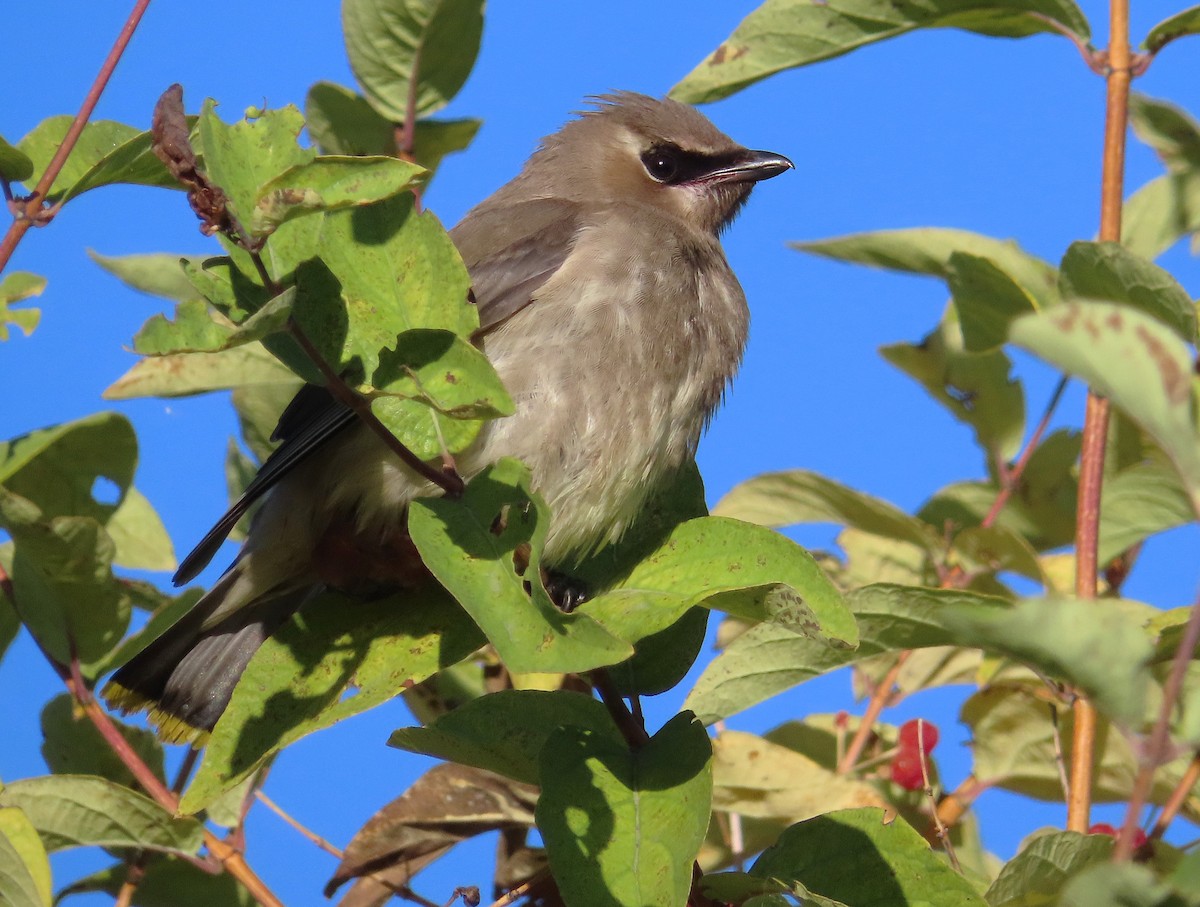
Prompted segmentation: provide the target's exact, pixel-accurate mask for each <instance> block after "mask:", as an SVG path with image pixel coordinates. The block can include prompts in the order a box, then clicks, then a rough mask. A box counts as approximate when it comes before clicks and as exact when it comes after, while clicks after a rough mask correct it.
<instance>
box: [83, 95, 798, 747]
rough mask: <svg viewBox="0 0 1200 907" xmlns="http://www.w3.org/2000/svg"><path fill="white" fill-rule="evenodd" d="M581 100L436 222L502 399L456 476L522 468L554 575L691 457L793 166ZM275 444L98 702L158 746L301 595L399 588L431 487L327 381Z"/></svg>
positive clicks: (197, 739) (699, 127) (220, 694)
mask: <svg viewBox="0 0 1200 907" xmlns="http://www.w3.org/2000/svg"><path fill="white" fill-rule="evenodd" d="M590 102H591V103H590V106H588V107H587V108H586V109H584V110H583V111H580V112H577V113H576V114H575V115H574V116H573V118H572V119H570V120H569V121H568V122H567V123H566V124H565V125H563V126H562V127H561V128H560V129H559V130H558V131H557V132H555V133H553V134H551V135H549V136H547V137H546V138H544V139H543V140H542V141H541V143H540V145H539V146H538V148H537V149H536V150H535V151H534V153H533V154H532V156H531V157H530V158H529V159H528V160H527V162H526V163H525V165H524V166H523V168H522V169H521V171H520V172H519V173H518V175H517V176H516V177H515V178H513V179H512V180H511V181H510V182H508V183H507V184H505V185H503V186H502V187H501V188H499V189H498V190H497V191H496V192H495V193H493V194H492V195H491V196H490V197H488V198H487V199H486V200H484V201H483V202H481V203H480V204H478V205H477V206H475V207H474V208H472V209H471V210H470V211H468V212H467V214H466V215H465V216H464V217H463V219H462V220H461V222H460V223H458V224H457V225H456V226H455V227H454V228H453V229H452V230H451V231H450V237H451V239H452V240H453V242H454V245H455V246H456V247H457V249H458V252H459V253H460V255H461V256H462V259H463V262H464V263H465V265H466V267H467V271H468V273H469V275H470V278H471V285H472V297H473V300H474V302H475V305H476V306H477V309H478V315H479V323H480V327H479V329H478V331H477V332H476V333H475V334H474V335H473V339H474V341H475V342H476V344H477V345H478V346H479V347H480V348H481V349H482V351H483V352H484V354H485V355H486V356H487V357H488V358H489V360H490V361H491V363H492V365H493V367H494V368H495V370H496V372H497V374H498V375H499V376H500V378H501V380H502V381H503V383H504V385H505V387H506V388H507V389H508V391H509V394H510V396H511V398H512V400H513V402H514V405H515V411H514V413H513V414H512V415H509V416H507V417H504V418H499V419H495V420H491V421H489V422H486V423H485V424H484V426H483V428H482V430H481V432H480V434H479V436H478V437H477V438H476V439H475V440H474V441H473V442H472V444H471V445H470V446H469V447H468V448H467V450H465V451H464V452H462V453H461V454H459V455H458V456H457V458H456V464H457V468H458V470H459V472H460V473H461V474H462V475H463V476H464V477H466V478H467V479H469V478H470V477H471V476H472V475H475V474H478V473H479V472H480V471H481V470H483V469H484V468H486V467H487V466H488V465H489V464H492V463H494V462H496V461H497V460H499V459H500V458H502V457H515V458H517V459H519V460H522V461H523V462H524V463H525V464H526V465H527V466H528V467H529V468H530V470H531V474H532V483H533V488H534V490H535V491H537V492H538V493H539V494H540V495H541V496H542V497H543V498H544V500H545V501H546V503H547V504H548V506H549V508H550V512H551V520H550V527H549V531H548V534H547V536H546V539H545V543H544V548H543V553H542V563H543V564H545V565H548V566H550V567H553V568H554V569H556V570H560V571H564V572H567V573H569V570H570V568H571V567H572V566H573V565H577V564H578V562H579V561H580V560H581V559H582V558H583V557H585V556H586V555H588V554H589V553H592V552H594V551H596V550H597V549H599V548H600V547H602V546H604V545H605V544H607V543H610V542H614V541H616V540H618V539H619V538H620V537H621V534H622V533H623V532H624V530H625V529H626V528H627V527H628V526H629V525H630V523H631V522H632V521H633V520H634V518H635V517H636V516H637V514H638V512H639V510H640V508H641V507H642V506H643V504H644V503H645V501H646V500H647V498H648V496H649V495H651V494H652V493H653V491H654V490H655V488H656V487H658V486H659V485H660V483H661V482H662V481H663V480H664V479H665V478H666V477H668V476H670V475H672V474H674V472H675V471H676V470H677V468H678V467H680V466H681V465H682V464H683V463H684V462H685V461H686V460H688V459H689V458H690V457H693V456H694V454H695V451H696V447H697V444H698V442H699V439H700V436H701V434H702V432H703V430H704V428H705V427H706V426H707V424H708V422H709V420H710V419H711V417H712V415H713V412H714V410H715V409H716V408H717V406H718V404H719V402H720V401H721V399H722V398H723V396H724V394H725V391H726V388H727V387H728V385H729V383H730V381H731V380H732V378H733V376H734V373H735V372H736V371H737V369H738V367H739V365H740V362H741V359H742V355H743V351H744V348H745V345H746V340H747V335H748V329H749V308H748V305H747V302H746V297H745V294H744V292H743V290H742V288H741V285H740V284H739V282H738V280H737V278H736V277H735V275H734V273H733V271H732V270H731V268H730V265H729V263H728V261H727V260H726V257H725V254H724V252H723V250H722V247H721V244H720V237H721V235H722V233H723V232H724V231H725V229H726V228H727V227H728V226H729V225H730V223H731V222H732V221H733V219H734V218H735V216H736V215H737V214H738V212H739V211H740V210H741V208H742V206H743V205H744V204H745V202H746V200H747V198H748V196H749V195H750V191H751V189H752V188H753V186H754V185H755V184H756V183H757V182H759V181H761V180H765V179H768V178H771V177H774V176H778V175H779V174H782V173H784V172H785V171H787V170H789V169H792V168H793V164H792V162H791V161H790V160H788V158H786V157H784V156H783V155H780V154H776V153H774V152H767V151H752V150H749V149H748V148H746V147H744V146H742V145H739V144H738V143H736V142H734V141H733V140H732V139H731V138H729V137H728V136H727V135H725V134H724V133H723V132H721V131H720V130H719V129H718V128H717V127H716V126H715V125H713V123H712V122H711V121H710V120H709V119H708V118H707V117H705V116H704V115H703V114H701V113H700V112H698V111H697V110H695V109H694V108H692V107H690V106H688V105H686V104H683V103H680V102H677V101H675V100H672V99H669V98H663V99H656V98H652V97H649V96H647V95H643V94H638V93H634V92H628V91H622V92H614V93H610V94H604V95H598V96H594V97H593V98H591V99H590ZM274 439H275V440H278V441H280V442H281V443H280V445H279V446H278V447H277V448H276V449H275V451H274V452H273V453H272V454H271V455H270V456H269V457H268V458H267V459H266V460H265V462H264V463H263V465H262V468H261V469H260V471H259V473H258V474H257V476H256V477H255V478H254V479H253V480H252V481H251V483H250V484H249V485H248V486H247V488H246V490H245V492H244V494H243V495H242V496H241V498H240V499H239V500H237V501H236V502H235V503H234V504H233V505H232V507H231V508H230V509H229V511H228V512H227V513H226V514H225V516H224V517H222V519H221V520H220V521H219V522H218V523H217V524H216V525H215V526H214V527H213V529H212V531H210V532H209V533H208V535H207V536H206V537H205V538H204V540H203V541H201V542H200V544H199V545H197V546H196V549H195V550H194V551H193V552H192V554H190V555H189V556H188V557H187V558H185V559H184V561H183V562H182V563H181V565H180V568H179V570H178V572H177V573H176V574H175V576H174V578H173V579H174V582H175V584H176V585H181V584H184V583H186V582H188V581H190V580H191V579H192V578H194V577H195V575H196V574H197V573H198V572H199V571H200V570H201V569H203V567H204V566H205V565H206V564H207V563H208V561H209V560H210V559H211V558H212V557H213V556H214V555H215V553H216V551H217V549H218V548H219V547H220V545H221V544H222V542H223V541H224V539H225V538H226V536H227V535H228V534H229V532H230V530H231V529H232V528H233V526H234V525H235V524H236V523H237V522H238V520H239V519H240V518H241V517H242V516H243V515H244V514H245V513H246V512H247V510H248V508H249V507H250V505H251V504H253V503H255V502H257V501H259V500H261V501H262V503H261V506H260V508H259V510H258V511H257V513H256V515H255V517H254V519H253V521H252V523H251V526H250V529H249V532H248V536H247V540H246V541H245V543H244V545H243V547H242V549H241V551H240V553H239V554H238V555H237V557H236V559H235V560H234V562H233V563H232V564H231V566H230V567H229V568H228V569H227V570H226V572H225V573H224V574H223V575H222V576H221V577H220V579H219V580H218V581H217V582H216V583H215V584H214V585H213V586H212V588H211V589H210V590H209V591H208V592H207V593H205V594H204V596H203V597H202V598H201V599H200V600H199V601H198V602H197V604H196V605H195V606H193V608H192V609H191V610H190V611H189V612H188V613H186V614H185V615H184V616H183V617H182V618H180V619H179V620H178V621H177V622H176V623H175V624H174V625H173V626H171V627H170V628H168V629H167V630H166V631H165V632H164V633H163V634H162V635H161V636H159V637H158V638H157V639H155V640H154V641H152V642H151V643H150V644H149V645H148V646H146V647H145V648H144V649H143V650H142V651H140V652H139V653H138V654H136V655H135V656H134V657H133V658H132V659H130V660H129V661H128V662H126V663H125V664H124V665H123V666H122V667H120V668H119V669H118V670H117V672H116V673H115V674H114V675H113V677H112V679H111V680H110V682H109V683H108V685H107V686H106V687H105V689H104V690H103V696H104V698H105V699H106V700H107V701H108V702H109V704H110V705H111V706H113V707H114V708H118V709H121V710H123V711H136V710H141V709H146V710H148V711H149V713H150V719H151V722H152V723H154V724H156V725H157V728H158V731H159V734H160V736H162V737H163V738H164V739H167V740H171V741H174V742H190V743H192V745H193V746H200V745H203V742H204V741H205V740H206V739H207V735H208V732H210V731H211V730H212V729H213V727H214V726H215V724H216V721H217V719H218V718H219V717H220V715H221V713H222V712H223V711H224V709H225V708H226V706H227V705H228V703H229V700H230V697H231V695H232V693H233V688H234V686H235V684H236V683H237V680H238V678H239V677H240V676H241V674H242V672H243V670H244V669H245V667H246V665H247V664H248V663H249V661H250V658H251V657H252V656H253V654H254V652H255V651H256V650H257V649H258V648H259V647H260V646H261V645H262V643H263V642H264V641H265V640H266V639H267V638H268V637H269V636H270V635H271V633H273V632H274V631H275V630H276V629H277V628H278V627H279V626H280V625H281V624H282V623H283V622H284V621H285V620H286V619H287V618H288V617H290V616H291V615H292V614H293V613H294V612H295V611H296V610H297V609H298V608H299V607H300V606H301V605H303V604H304V602H305V601H306V600H308V599H309V598H310V597H311V596H313V595H314V594H315V592H317V591H320V590H324V589H327V588H338V589H340V590H344V589H345V588H347V587H353V586H356V585H357V586H364V585H365V586H371V587H379V586H387V585H388V584H392V585H393V586H395V587H400V588H402V587H403V586H404V583H405V580H406V576H405V574H406V573H410V572H411V569H412V568H411V564H412V562H413V560H414V558H413V557H412V556H411V554H412V551H411V549H412V545H411V541H409V540H408V539H407V537H406V532H405V528H404V527H405V514H406V508H407V505H408V504H409V502H410V501H412V500H413V499H414V498H416V497H419V496H427V495H432V494H438V493H441V489H439V488H437V487H436V486H434V485H433V484H431V483H430V482H429V480H428V479H426V478H423V477H421V476H419V475H418V474H417V473H415V472H414V471H412V470H411V469H409V467H408V466H406V465H405V464H404V463H402V462H401V461H400V459H399V458H398V457H396V456H395V454H394V453H393V452H392V451H390V450H389V449H388V448H387V447H386V446H385V445H384V444H383V443H382V442H381V441H380V440H379V439H378V438H377V437H376V436H375V435H373V434H372V433H371V432H370V431H369V430H368V429H367V428H366V427H365V426H364V425H363V423H362V422H361V420H360V419H358V418H357V417H356V416H355V415H354V413H353V412H352V411H351V410H350V409H349V408H347V407H346V406H344V405H343V404H342V403H340V402H338V401H337V400H336V399H335V398H334V397H333V396H332V395H331V394H330V392H329V391H328V390H326V389H325V388H324V387H321V386H317V385H306V386H305V387H303V388H302V389H301V390H300V391H299V393H298V394H297V395H296V397H295V398H294V399H293V401H292V402H291V404H289V406H288V407H287V408H286V409H285V410H284V413H283V415H282V416H281V418H280V421H279V425H278V427H277V428H276V431H275V436H274ZM410 579H411V578H410Z"/></svg>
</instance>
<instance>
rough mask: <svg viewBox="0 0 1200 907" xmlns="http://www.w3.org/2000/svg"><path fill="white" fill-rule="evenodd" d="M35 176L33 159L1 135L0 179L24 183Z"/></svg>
mask: <svg viewBox="0 0 1200 907" xmlns="http://www.w3.org/2000/svg"><path fill="white" fill-rule="evenodd" d="M31 176H33V161H31V160H30V159H29V157H28V155H26V154H25V153H24V152H22V151H21V150H20V149H18V148H14V147H13V146H12V145H10V144H8V142H6V141H5V140H4V136H2V135H0V179H4V180H8V181H9V182H12V183H23V182H25V181H26V180H28V179H29V178H30V177H31Z"/></svg>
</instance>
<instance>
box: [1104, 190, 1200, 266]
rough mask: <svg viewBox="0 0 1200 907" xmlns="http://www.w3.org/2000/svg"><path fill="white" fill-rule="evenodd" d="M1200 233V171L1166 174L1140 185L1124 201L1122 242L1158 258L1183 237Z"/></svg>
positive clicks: (1147, 256)
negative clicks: (1140, 186) (1198, 231)
mask: <svg viewBox="0 0 1200 907" xmlns="http://www.w3.org/2000/svg"><path fill="white" fill-rule="evenodd" d="M1197 230H1200V172H1196V173H1181V174H1168V175H1166V176H1160V177H1158V178H1157V179H1153V180H1151V181H1150V182H1148V183H1146V185H1144V186H1142V188H1140V189H1139V190H1138V191H1137V192H1135V193H1134V194H1133V195H1132V196H1130V197H1129V199H1128V200H1127V201H1126V202H1125V212H1124V214H1123V216H1122V218H1121V243H1122V245H1124V246H1125V247H1126V248H1128V249H1129V251H1130V252H1133V253H1134V254H1136V255H1141V256H1142V257H1144V258H1157V257H1158V256H1159V255H1161V254H1162V253H1163V252H1165V251H1166V250H1167V249H1169V248H1170V247H1171V246H1173V245H1175V243H1176V242H1177V241H1178V240H1179V239H1180V238H1181V237H1183V236H1187V235H1189V234H1192V233H1195V232H1196V231H1197Z"/></svg>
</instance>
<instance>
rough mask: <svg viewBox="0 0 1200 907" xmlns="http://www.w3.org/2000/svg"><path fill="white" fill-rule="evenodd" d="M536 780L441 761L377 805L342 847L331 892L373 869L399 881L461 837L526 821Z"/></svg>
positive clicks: (359, 902) (367, 888) (362, 903)
mask: <svg viewBox="0 0 1200 907" xmlns="http://www.w3.org/2000/svg"><path fill="white" fill-rule="evenodd" d="M537 793H538V792H537V788H535V787H533V786H532V785H529V784H521V783H519V782H516V781H510V780H508V779H507V778H502V777H501V776H499V775H496V774H493V773H492V772H486V771H483V770H482V769H477V768H471V767H469V766H464V765H455V764H453V763H444V764H442V765H438V766H435V767H434V768H432V769H430V770H429V771H428V772H426V773H425V774H424V775H422V776H421V777H420V778H419V779H417V782H416V783H415V784H413V786H412V787H410V788H409V789H408V790H406V791H405V792H404V793H403V794H402V795H401V796H400V797H398V798H397V799H395V800H393V801H392V802H391V803H389V804H388V805H387V806H385V807H383V809H381V810H379V812H377V813H376V814H375V815H374V816H372V817H371V818H370V820H369V821H368V822H367V823H366V825H364V826H363V827H362V828H361V829H359V831H358V833H357V834H356V835H355V836H354V838H353V840H351V842H350V844H349V846H347V848H346V852H345V855H344V856H343V857H342V862H341V864H340V865H339V866H338V868H337V871H336V872H335V873H334V875H333V878H332V879H330V880H329V884H327V885H326V886H325V896H326V897H329V896H331V895H332V894H333V892H334V891H336V890H337V888H338V887H339V886H340V885H342V884H343V883H344V882H346V881H348V880H349V879H352V878H357V877H361V876H374V877H375V879H376V880H377V881H380V882H383V884H384V886H386V885H396V886H403V885H407V884H408V880H409V879H411V878H412V877H413V875H415V874H416V873H417V872H419V871H420V870H421V869H423V868H424V867H425V866H427V865H428V864H429V863H431V862H433V861H434V860H436V859H437V858H438V857H440V856H442V855H443V854H444V853H446V851H448V850H449V849H450V848H452V847H453V846H454V845H455V844H458V843H459V842H460V841H464V840H466V839H467V838H470V837H474V836H475V835H479V834H483V833H485V832H489V831H493V830H495V829H501V828H515V827H531V826H532V825H533V824H534V820H533V809H534V805H535V804H536V802H537ZM378 887H379V886H372V885H363V886H355V888H356V889H361V890H360V891H359V895H360V896H361V897H362V898H368V899H360V898H359V897H357V896H356V897H355V898H354V899H351V894H354V893H355V892H354V890H352V891H351V893H350V894H348V895H347V898H346V899H345V900H343V902H342V903H343V904H352V905H355V907H366V905H368V904H372V903H376V902H375V901H372V900H370V899H369V897H368V896H370V895H371V892H372V891H375V889H377V888H378Z"/></svg>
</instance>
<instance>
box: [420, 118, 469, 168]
mask: <svg viewBox="0 0 1200 907" xmlns="http://www.w3.org/2000/svg"><path fill="white" fill-rule="evenodd" d="M482 125H483V121H482V120H472V119H461V120H418V121H417V130H416V135H415V136H413V157H414V158H416V160H417V163H418V164H420V165H421V166H422V167H424V168H425V169H426V170H428V171H429V172H430V173H431V174H432V173H433V172H434V171H436V170H437V168H438V165H439V164H441V162H442V158H444V157H446V156H447V155H450V154H454V153H456V152H459V151H463V150H465V149H466V147H467V146H468V145H470V144H471V142H473V141H474V140H475V134H476V133H477V132H479V127H480V126H482Z"/></svg>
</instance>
